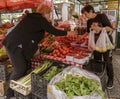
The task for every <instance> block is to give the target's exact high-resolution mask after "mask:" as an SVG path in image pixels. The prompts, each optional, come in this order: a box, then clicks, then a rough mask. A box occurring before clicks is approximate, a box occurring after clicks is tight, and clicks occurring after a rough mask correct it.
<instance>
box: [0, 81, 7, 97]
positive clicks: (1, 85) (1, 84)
mask: <svg viewBox="0 0 120 99" xmlns="http://www.w3.org/2000/svg"><path fill="white" fill-rule="evenodd" d="M5 89H6V83H5V81H2V80H0V96H4V95H5V91H6V90H5Z"/></svg>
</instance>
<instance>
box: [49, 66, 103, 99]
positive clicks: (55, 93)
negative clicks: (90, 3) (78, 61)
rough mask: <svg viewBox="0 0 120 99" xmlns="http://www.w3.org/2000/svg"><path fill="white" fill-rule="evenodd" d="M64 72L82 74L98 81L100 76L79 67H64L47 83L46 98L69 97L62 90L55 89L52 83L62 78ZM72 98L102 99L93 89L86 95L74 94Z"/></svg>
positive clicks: (61, 98)
mask: <svg viewBox="0 0 120 99" xmlns="http://www.w3.org/2000/svg"><path fill="white" fill-rule="evenodd" d="M66 74H77V75H83V76H85V77H87V78H90V79H94V80H97V81H98V82H100V78H99V77H98V76H96V75H95V74H93V73H91V72H88V71H86V70H83V69H80V68H79V67H76V66H71V67H68V68H66V69H64V71H63V72H61V73H59V74H57V75H56V76H55V77H53V78H52V80H51V81H50V83H49V84H48V87H49V90H48V92H47V95H48V99H69V97H68V96H67V95H66V94H65V93H64V92H63V91H60V90H57V89H56V88H55V86H54V83H55V82H58V81H59V80H61V79H62V78H64V77H65V75H66ZM99 89H102V87H101V86H100V87H99ZM51 96H53V97H51ZM72 99H102V97H101V96H100V95H99V94H98V93H97V92H96V91H95V92H92V93H91V94H90V95H86V96H74V97H73V98H72Z"/></svg>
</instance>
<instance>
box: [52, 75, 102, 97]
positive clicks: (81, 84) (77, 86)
mask: <svg viewBox="0 0 120 99" xmlns="http://www.w3.org/2000/svg"><path fill="white" fill-rule="evenodd" d="M54 85H55V87H56V89H58V90H62V91H64V92H65V93H66V95H67V96H68V97H70V98H72V97H73V96H85V95H90V94H91V93H92V92H94V91H97V92H98V93H99V94H100V95H101V96H102V99H104V92H103V91H102V90H100V89H99V86H100V83H99V82H98V81H96V80H93V79H89V78H86V77H84V76H80V75H72V74H67V75H66V76H65V78H63V79H61V80H60V81H59V82H56V83H55V84H54Z"/></svg>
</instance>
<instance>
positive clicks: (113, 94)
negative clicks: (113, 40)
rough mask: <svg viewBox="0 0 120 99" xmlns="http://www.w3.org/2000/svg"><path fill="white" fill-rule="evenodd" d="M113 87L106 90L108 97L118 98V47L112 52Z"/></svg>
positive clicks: (119, 79) (119, 98) (119, 56)
mask: <svg viewBox="0 0 120 99" xmlns="http://www.w3.org/2000/svg"><path fill="white" fill-rule="evenodd" d="M113 68H114V87H113V89H111V90H107V95H108V99H120V49H116V51H114V52H113Z"/></svg>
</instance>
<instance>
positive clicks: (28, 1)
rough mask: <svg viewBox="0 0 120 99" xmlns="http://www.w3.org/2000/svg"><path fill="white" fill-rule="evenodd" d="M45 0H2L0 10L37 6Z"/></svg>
mask: <svg viewBox="0 0 120 99" xmlns="http://www.w3.org/2000/svg"><path fill="white" fill-rule="evenodd" d="M42 1H44V0H0V10H8V11H14V10H21V9H25V8H35V7H37V5H39V4H40V3H41V2H42Z"/></svg>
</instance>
